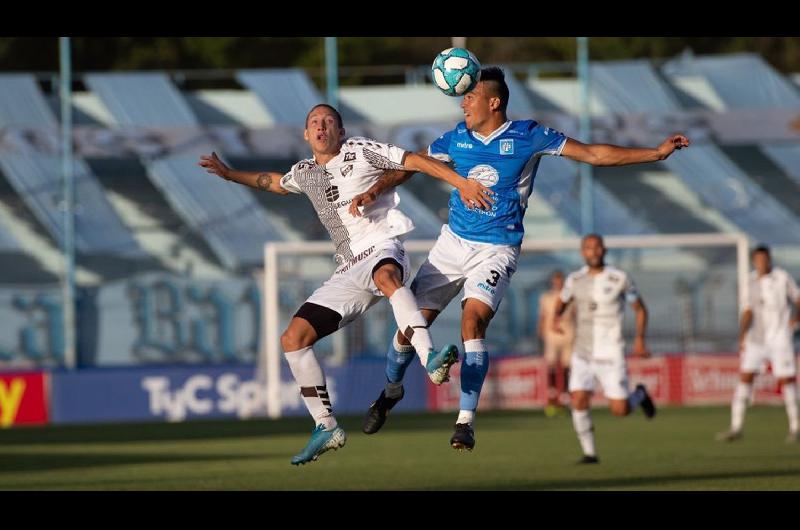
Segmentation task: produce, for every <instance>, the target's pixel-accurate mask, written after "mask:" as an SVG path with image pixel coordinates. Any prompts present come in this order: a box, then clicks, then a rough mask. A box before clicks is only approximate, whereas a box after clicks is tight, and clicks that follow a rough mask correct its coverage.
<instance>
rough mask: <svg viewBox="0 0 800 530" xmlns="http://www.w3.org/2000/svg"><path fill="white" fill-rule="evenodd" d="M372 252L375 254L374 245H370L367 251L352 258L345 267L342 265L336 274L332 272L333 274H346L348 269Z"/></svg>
mask: <svg viewBox="0 0 800 530" xmlns="http://www.w3.org/2000/svg"><path fill="white" fill-rule="evenodd" d="M373 252H375V245H372V246H371V247H369V248H368V249H367V250H363V251H361V253H360V254H358V255H357V256H356V257H354V258H353V259H351V260H350V261H348V262H347V264H346V265H344V266H343V267H341V268H339V269H338V270H337V271H336V272H334V274H343V273H345V272H347V271H348V270H350V268H351V267H352V266H353V265H355V264H357V263H358V262H360V261H361V260H363V259H364V258H366V257H367V256H369V255H371V254H372V253H373Z"/></svg>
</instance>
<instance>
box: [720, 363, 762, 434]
mask: <svg viewBox="0 0 800 530" xmlns="http://www.w3.org/2000/svg"><path fill="white" fill-rule="evenodd" d="M754 379H755V373H754V372H742V373H741V375H740V378H739V383H738V384H737V385H736V388H735V389H734V391H733V399H732V400H731V426H730V429H728V430H727V431H723V432H720V433H717V436H716V439H717V441H720V442H733V441H736V440H739V439H741V438H742V427H743V425H744V416H745V411H746V410H747V404H748V401H750V399H751V396H752V393H753V380H754Z"/></svg>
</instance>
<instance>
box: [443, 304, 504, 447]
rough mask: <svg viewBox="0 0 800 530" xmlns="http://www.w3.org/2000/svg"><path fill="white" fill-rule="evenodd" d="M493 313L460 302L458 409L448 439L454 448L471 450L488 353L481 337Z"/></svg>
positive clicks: (480, 305)
mask: <svg viewBox="0 0 800 530" xmlns="http://www.w3.org/2000/svg"><path fill="white" fill-rule="evenodd" d="M493 314H494V312H493V311H492V308H491V307H489V306H488V305H486V304H485V303H483V302H482V301H480V300H476V299H474V298H468V299H467V300H466V301H465V303H464V308H463V313H462V317H461V335H462V338H463V339H464V362H463V363H462V364H461V397H460V401H459V409H460V410H459V414H458V419H457V420H456V425H455V432H454V433H453V436H452V437H451V438H450V445H451V446H452V447H453V448H454V449H458V450H464V449H468V450H472V449H473V448H474V447H475V433H474V428H473V423H474V421H475V411H476V410H477V408H478V400H479V399H480V395H481V389H482V388H483V382H484V380H485V379H486V373H487V372H488V371H489V352H488V351H487V348H486V344H485V341H484V338H485V336H486V328H487V327H488V326H489V322H490V321H491V319H492V316H493Z"/></svg>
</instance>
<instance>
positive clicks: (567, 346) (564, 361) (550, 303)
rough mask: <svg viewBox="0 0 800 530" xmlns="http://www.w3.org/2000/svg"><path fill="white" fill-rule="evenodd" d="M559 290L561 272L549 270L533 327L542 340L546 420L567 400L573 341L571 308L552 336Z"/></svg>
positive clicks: (562, 284) (573, 314)
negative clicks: (547, 282) (560, 330)
mask: <svg viewBox="0 0 800 530" xmlns="http://www.w3.org/2000/svg"><path fill="white" fill-rule="evenodd" d="M563 288H564V273H563V272H561V271H553V272H552V274H550V289H548V290H547V291H545V292H543V293H542V295H541V296H540V297H539V322H538V323H537V326H536V334H537V335H538V336H539V338H540V339H541V340H542V345H543V348H542V349H543V350H544V352H543V353H544V360H545V363H547V406H546V407H545V408H544V413H545V416H547V417H548V418H551V417H553V416H555V415H556V414H558V413H559V412H560V411H561V410H563V408H564V405H565V404H566V403H567V400H568V399H569V393H568V389H567V384H568V383H569V365H570V359H571V357H572V341H573V340H574V339H575V311H574V309H575V306H574V305H571V306H569V307H568V309H567V313H568V314H567V316H566V318H562V319H561V329H562V331H563V332H562V333H555V332H554V331H553V318H554V317H555V310H556V303H557V302H558V299H559V297H560V296H561V289H563ZM559 371H560V372H561V373H560V374H559ZM562 394H563V395H562Z"/></svg>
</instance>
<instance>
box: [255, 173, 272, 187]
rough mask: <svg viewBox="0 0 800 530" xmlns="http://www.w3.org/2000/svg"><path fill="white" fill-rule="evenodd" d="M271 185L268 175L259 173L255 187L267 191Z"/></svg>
mask: <svg viewBox="0 0 800 530" xmlns="http://www.w3.org/2000/svg"><path fill="white" fill-rule="evenodd" d="M271 185H272V177H271V176H270V175H269V174H268V173H261V174H260V175H258V178H257V179H256V186H258V189H260V190H269V187H270V186H271Z"/></svg>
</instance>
